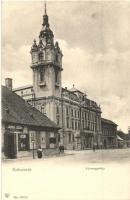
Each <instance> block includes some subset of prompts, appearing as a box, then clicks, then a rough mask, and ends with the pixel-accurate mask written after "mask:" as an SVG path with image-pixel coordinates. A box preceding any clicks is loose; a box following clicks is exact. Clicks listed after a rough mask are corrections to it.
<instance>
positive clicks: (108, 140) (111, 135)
mask: <svg viewBox="0 0 130 200" xmlns="http://www.w3.org/2000/svg"><path fill="white" fill-rule="evenodd" d="M101 123H102V142H103V148H116V147H117V124H115V123H114V122H112V121H111V120H108V119H104V118H102V119H101Z"/></svg>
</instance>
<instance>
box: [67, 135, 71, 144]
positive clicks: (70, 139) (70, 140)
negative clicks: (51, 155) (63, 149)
mask: <svg viewBox="0 0 130 200" xmlns="http://www.w3.org/2000/svg"><path fill="white" fill-rule="evenodd" d="M68 135H69V143H70V142H71V133H69V134H68Z"/></svg>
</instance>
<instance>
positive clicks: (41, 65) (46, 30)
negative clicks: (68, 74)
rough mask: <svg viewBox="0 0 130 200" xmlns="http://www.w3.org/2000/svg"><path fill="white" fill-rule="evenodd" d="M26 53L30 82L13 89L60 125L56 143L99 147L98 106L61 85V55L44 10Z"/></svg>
mask: <svg viewBox="0 0 130 200" xmlns="http://www.w3.org/2000/svg"><path fill="white" fill-rule="evenodd" d="M30 53H31V58H32V63H31V69H32V71H33V85H29V86H24V87H21V88H16V89H14V92H15V93H17V94H18V95H20V96H21V97H22V98H24V99H25V100H26V101H27V102H28V103H30V104H31V105H32V106H34V107H36V108H37V109H38V110H39V111H40V112H41V113H43V114H46V116H48V117H49V118H50V119H51V120H52V121H54V122H55V123H56V124H57V125H58V126H60V127H62V130H60V131H59V142H60V144H63V145H64V146H65V149H87V148H92V147H93V143H95V144H96V146H97V147H99V148H100V144H101V140H102V139H101V138H102V130H101V109H100V106H98V105H97V103H96V102H95V101H93V100H90V99H88V98H87V96H86V95H85V94H84V93H83V92H81V91H79V90H77V89H76V88H75V87H74V86H73V88H72V89H71V90H68V89H67V88H63V87H62V70H63V68H62V57H63V54H62V51H61V49H60V47H59V44H58V42H55V43H54V34H53V32H52V30H51V29H50V25H49V20H48V15H47V14H46V10H45V14H44V15H43V24H42V29H41V31H40V34H39V41H38V43H37V42H36V40H34V43H33V45H32V48H31V51H30ZM72 67H73V66H72ZM72 77H73V75H72Z"/></svg>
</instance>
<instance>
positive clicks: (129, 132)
mask: <svg viewBox="0 0 130 200" xmlns="http://www.w3.org/2000/svg"><path fill="white" fill-rule="evenodd" d="M128 134H130V126H128Z"/></svg>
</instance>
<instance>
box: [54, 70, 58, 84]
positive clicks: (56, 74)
mask: <svg viewBox="0 0 130 200" xmlns="http://www.w3.org/2000/svg"><path fill="white" fill-rule="evenodd" d="M55 82H56V83H59V72H58V70H57V69H55Z"/></svg>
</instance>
